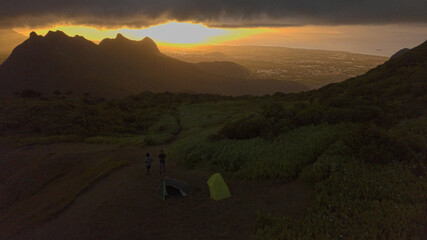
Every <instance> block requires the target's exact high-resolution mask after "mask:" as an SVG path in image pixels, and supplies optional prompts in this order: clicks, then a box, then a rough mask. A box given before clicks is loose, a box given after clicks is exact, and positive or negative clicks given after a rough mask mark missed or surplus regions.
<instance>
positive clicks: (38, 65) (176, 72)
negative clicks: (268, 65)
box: [0, 31, 307, 97]
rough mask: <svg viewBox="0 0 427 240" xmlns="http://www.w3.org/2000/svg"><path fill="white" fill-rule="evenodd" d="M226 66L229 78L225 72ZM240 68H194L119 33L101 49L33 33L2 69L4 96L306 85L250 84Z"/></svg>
mask: <svg viewBox="0 0 427 240" xmlns="http://www.w3.org/2000/svg"><path fill="white" fill-rule="evenodd" d="M225 68H226V70H227V74H230V76H224V74H214V73H221V72H222V71H224V69H225ZM242 72H244V71H243V70H242V67H241V66H239V65H237V64H231V63H227V64H219V63H211V64H206V63H204V64H199V65H197V64H192V63H187V62H183V61H180V60H177V59H174V58H171V57H168V56H166V55H164V54H162V53H161V52H160V51H159V49H158V48H157V45H156V43H155V42H154V41H153V40H151V39H150V38H148V37H147V38H144V39H143V40H141V41H132V40H129V39H127V38H125V37H123V36H122V35H120V34H118V35H117V37H116V38H115V39H104V40H103V41H101V42H100V43H99V45H97V44H95V43H93V42H91V41H88V40H86V39H85V38H83V37H81V36H75V37H69V36H67V35H66V34H65V33H63V32H60V31H56V32H51V31H50V32H49V33H47V34H46V35H45V36H44V37H43V36H39V35H37V34H36V33H34V32H33V33H31V34H30V38H29V39H27V40H26V41H25V42H23V43H22V44H21V45H19V46H18V47H16V48H15V49H14V50H13V52H12V54H11V55H10V57H9V58H8V59H7V60H6V61H5V62H4V63H3V64H2V65H1V66H0V95H1V96H3V97H5V96H12V95H13V94H14V93H15V92H20V91H23V90H25V89H33V90H38V91H41V92H43V93H45V94H51V93H53V92H54V91H56V90H59V91H61V92H70V91H71V92H73V94H74V95H79V96H81V94H83V93H90V94H91V95H93V96H100V97H123V96H128V95H132V94H137V93H140V92H143V91H153V92H164V91H173V92H197V93H217V94H225V95H244V94H253V95H260V94H267V93H274V92H278V91H280V92H298V91H303V90H306V89H307V88H306V86H305V85H303V84H300V83H296V82H290V81H279V80H262V81H260V80H248V79H245V78H236V76H242V75H243V74H242Z"/></svg>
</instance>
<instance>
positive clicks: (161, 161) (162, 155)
mask: <svg viewBox="0 0 427 240" xmlns="http://www.w3.org/2000/svg"><path fill="white" fill-rule="evenodd" d="M159 159H160V163H161V164H165V159H166V154H164V153H161V154H160V155H159Z"/></svg>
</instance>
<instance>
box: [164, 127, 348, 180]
mask: <svg viewBox="0 0 427 240" xmlns="http://www.w3.org/2000/svg"><path fill="white" fill-rule="evenodd" d="M214 131H215V129H213V130H208V131H205V132H202V133H200V134H199V135H196V136H190V137H187V138H184V139H182V140H179V141H177V142H175V143H174V144H173V145H172V146H171V147H169V149H168V154H169V156H170V157H171V158H173V159H174V160H175V161H177V162H178V163H179V164H181V165H183V166H185V167H187V168H209V169H215V170H221V171H226V172H231V173H233V174H234V175H236V176H238V177H241V178H246V179H272V178H294V177H296V176H297V175H298V173H299V171H301V169H302V168H303V167H305V166H306V165H308V164H310V163H312V162H314V161H315V160H316V159H317V157H318V156H320V155H321V154H322V152H323V151H324V150H325V149H326V148H328V147H329V145H331V144H332V143H334V142H335V141H336V139H337V137H338V134H339V132H340V127H336V126H329V125H322V126H307V127H302V128H299V129H296V130H294V131H291V132H289V133H288V134H285V135H281V136H279V137H278V138H277V139H274V140H266V139H262V138H253V139H248V140H238V141H236V140H229V139H224V140H220V141H215V142H211V141H209V140H208V139H207V136H209V135H210V134H212V133H213V132H214Z"/></svg>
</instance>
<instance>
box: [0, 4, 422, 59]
mask: <svg viewBox="0 0 427 240" xmlns="http://www.w3.org/2000/svg"><path fill="white" fill-rule="evenodd" d="M0 6H1V7H0V28H3V29H14V30H15V31H17V32H20V33H23V34H28V33H29V32H31V31H36V32H37V33H39V34H44V33H46V32H47V31H48V30H49V29H56V30H62V31H64V32H66V33H67V34H69V35H76V34H77V35H83V36H84V37H86V38H88V39H90V40H94V41H99V40H101V39H102V38H105V37H113V36H114V35H115V34H117V33H122V34H123V35H125V36H126V37H129V38H131V39H140V38H142V37H145V36H149V37H151V38H153V39H154V40H155V41H157V42H159V43H160V44H170V45H179V46H189V47H191V46H194V45H203V44H229V45H230V44H231V45H243V44H244V45H268V46H286V47H298V48H315V49H329V50H344V51H352V52H360V53H369V54H375V55H384V56H389V55H391V54H392V53H393V52H395V51H397V50H399V49H401V48H404V47H414V46H416V45H418V44H421V43H422V42H424V41H425V40H427V14H425V9H427V1H425V0H406V1H404V0H357V1H356V0H322V1H320V0H263V1H260V0H232V1H231V0H205V1H203V0H163V1H160V0H158V1H153V0H150V1H147V0H120V1H119V0H91V1H88V0H85V1H83V0H62V1H59V0H38V1H34V0H0Z"/></svg>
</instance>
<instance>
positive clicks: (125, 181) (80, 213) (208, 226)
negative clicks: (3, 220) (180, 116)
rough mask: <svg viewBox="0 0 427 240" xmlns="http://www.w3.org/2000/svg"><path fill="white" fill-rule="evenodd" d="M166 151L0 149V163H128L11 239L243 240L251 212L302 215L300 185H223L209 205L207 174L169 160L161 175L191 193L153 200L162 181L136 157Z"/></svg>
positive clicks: (303, 195)
mask: <svg viewBox="0 0 427 240" xmlns="http://www.w3.org/2000/svg"><path fill="white" fill-rule="evenodd" d="M166 147H167V146H157V147H147V148H144V149H140V148H132V147H125V148H119V147H115V146H108V145H86V144H52V145H44V146H32V147H31V148H27V149H22V148H20V149H7V148H1V149H0V154H1V155H0V157H2V159H6V158H8V159H15V160H16V159H24V158H30V156H37V155H43V154H46V153H49V152H55V153H56V154H77V156H79V157H81V158H84V157H85V156H92V157H93V156H94V155H95V156H100V155H108V156H110V157H112V158H113V159H123V158H125V159H126V160H129V161H130V162H131V164H130V165H128V166H127V167H124V168H121V169H119V170H116V171H115V172H113V173H111V174H110V175H109V176H108V177H106V178H104V179H102V180H101V181H98V182H97V183H96V184H94V185H93V186H91V187H90V188H89V189H88V190H87V191H85V192H84V194H82V195H80V196H79V197H78V198H77V199H75V201H74V202H73V204H71V205H70V206H69V207H67V208H66V209H65V210H63V211H62V212H61V213H60V214H58V215H57V216H55V217H53V218H52V219H50V220H49V221H46V222H44V223H43V224H41V225H40V226H36V227H34V228H32V229H26V230H25V231H24V232H21V233H20V234H19V235H16V236H15V237H14V239H147V240H151V239H249V236H250V234H251V233H252V232H253V224H254V221H255V216H256V211H258V210H260V211H264V212H272V213H275V214H286V215H290V216H296V217H298V216H301V215H302V214H304V211H305V206H306V203H307V198H308V196H309V191H308V190H306V189H305V188H304V187H303V186H302V184H300V183H299V182H292V183H286V184H281V183H277V182H275V183H266V182H262V183H257V182H254V181H247V182H243V181H231V180H227V179H226V181H227V183H228V184H229V188H230V191H231V193H232V197H231V198H229V199H226V200H223V201H218V202H216V201H213V200H211V199H210V198H209V189H208V187H207V184H206V181H207V179H208V178H209V176H210V175H211V174H212V173H210V172H206V171H199V170H195V171H188V170H184V169H181V168H180V167H178V166H176V164H175V163H174V162H173V161H172V160H171V159H168V161H167V165H166V176H169V177H172V178H176V179H180V180H184V181H186V182H187V183H189V184H190V185H191V186H192V187H193V189H194V190H195V191H194V193H193V194H192V195H191V196H189V197H187V198H170V199H167V200H165V201H162V200H159V199H158V198H157V197H155V196H153V193H154V191H155V189H156V188H157V187H158V185H159V184H160V182H161V179H162V176H160V174H159V163H158V160H157V159H156V161H155V162H154V163H153V166H152V175H150V176H145V166H144V163H143V156H144V154H145V152H150V153H152V155H154V156H157V155H158V152H159V150H160V149H161V148H166ZM16 169H19V166H16V167H15V171H16Z"/></svg>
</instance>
